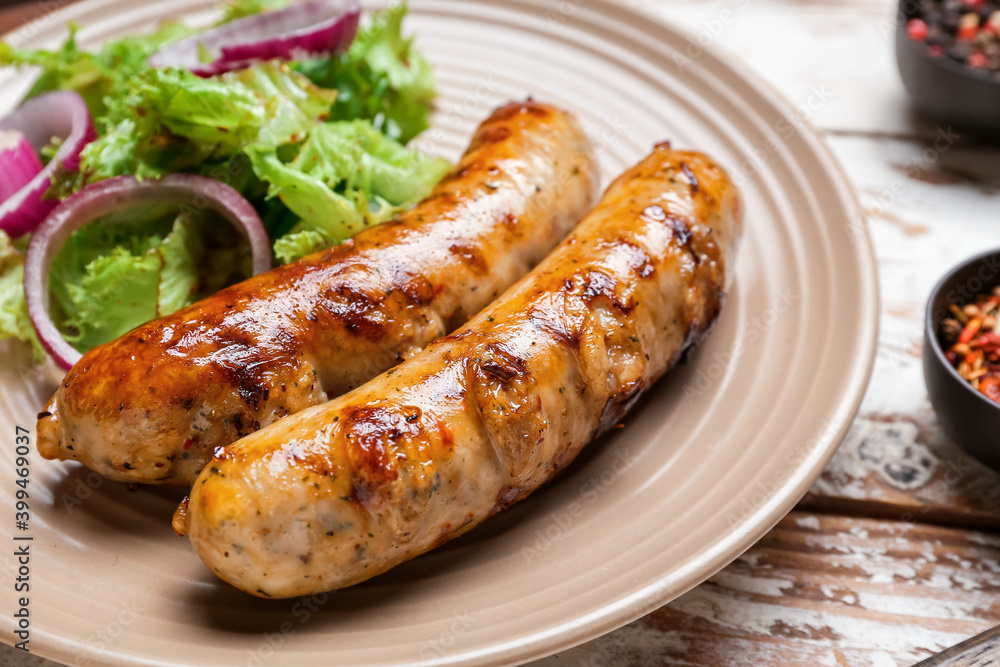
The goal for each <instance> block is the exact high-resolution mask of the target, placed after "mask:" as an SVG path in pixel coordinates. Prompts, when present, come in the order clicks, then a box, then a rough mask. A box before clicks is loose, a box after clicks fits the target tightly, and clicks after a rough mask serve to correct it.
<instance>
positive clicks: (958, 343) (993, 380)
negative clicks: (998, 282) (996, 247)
mask: <svg viewBox="0 0 1000 667" xmlns="http://www.w3.org/2000/svg"><path fill="white" fill-rule="evenodd" d="M948 309H949V310H950V311H951V315H952V316H951V317H947V318H945V320H944V322H942V323H941V337H942V338H943V340H944V348H945V350H946V352H945V353H944V356H945V358H947V359H948V362H949V363H950V364H951V365H952V366H953V367H954V368H955V370H957V371H958V374H959V375H961V376H962V377H963V378H964V379H966V380H968V381H969V383H970V384H972V386H973V388H975V389H976V390H978V391H980V392H981V393H982V394H983V395H984V396H986V397H987V398H989V399H990V400H992V401H995V402H997V403H1000V287H995V288H994V289H993V292H992V293H991V294H980V295H978V296H977V297H976V300H975V302H973V303H969V304H966V305H965V306H963V307H961V308H959V307H958V306H956V305H954V304H951V305H949V306H948Z"/></svg>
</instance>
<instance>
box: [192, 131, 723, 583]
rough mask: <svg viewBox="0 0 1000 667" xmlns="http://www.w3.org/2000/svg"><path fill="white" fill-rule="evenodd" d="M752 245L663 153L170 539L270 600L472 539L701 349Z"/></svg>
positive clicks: (243, 443)
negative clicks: (500, 289)
mask: <svg viewBox="0 0 1000 667" xmlns="http://www.w3.org/2000/svg"><path fill="white" fill-rule="evenodd" d="M740 227H741V225H740V204H739V195H738V191H737V189H736V188H735V187H734V186H733V185H732V184H731V182H730V181H729V179H728V178H727V176H726V174H725V173H724V172H723V170H722V169H721V168H720V167H719V166H717V165H716V164H715V163H714V162H712V161H711V160H710V159H709V158H707V157H706V156H704V155H702V154H699V153H693V152H678V151H673V150H670V149H669V148H668V147H667V146H665V145H664V146H660V147H658V148H657V149H656V150H655V151H654V152H653V153H652V155H650V156H649V157H647V158H646V159H645V160H643V161H642V162H641V163H640V164H639V165H638V166H636V167H634V168H632V169H630V170H628V171H627V172H626V173H625V174H624V175H622V176H621V177H620V178H618V179H617V180H616V181H615V182H614V183H613V184H612V185H611V186H610V188H609V189H608V190H607V193H606V194H605V196H604V199H603V201H602V202H601V203H600V204H599V206H598V207H597V208H596V209H595V210H594V211H593V212H592V213H591V214H590V215H589V216H588V217H587V218H586V219H585V220H584V221H583V222H582V223H581V225H580V226H579V227H578V228H577V229H576V231H575V232H574V233H573V234H572V235H571V236H570V237H569V238H568V239H567V240H566V241H564V242H563V243H562V244H561V245H560V246H559V247H558V248H557V249H556V250H555V251H554V252H553V254H552V255H550V256H549V257H548V258H547V259H546V260H545V261H544V262H543V263H542V264H541V265H539V266H538V267H537V268H536V269H535V270H534V271H533V272H532V273H531V274H529V276H527V277H526V278H525V279H523V280H522V281H521V282H519V283H518V284H517V285H516V286H514V287H513V288H511V289H510V290H508V291H507V292H506V293H505V294H504V295H503V296H502V297H501V298H500V299H499V300H498V301H496V302H495V303H494V304H492V305H491V306H490V307H489V308H487V309H486V310H485V311H483V312H482V313H481V314H479V315H478V316H476V317H475V318H473V320H472V321H470V322H469V324H468V325H467V326H465V327H464V328H462V329H461V330H459V331H457V332H456V333H454V334H452V335H450V336H447V337H445V338H441V339H439V340H437V341H435V342H434V343H433V344H431V345H430V346H428V347H427V349H425V350H424V352H422V353H421V354H419V355H417V356H415V357H414V358H412V359H409V360H408V361H406V362H404V363H402V364H400V365H399V366H397V367H396V368H394V369H391V370H389V371H387V372H385V373H383V374H382V375H380V376H379V377H377V378H375V379H374V380H372V381H370V382H368V383H367V384H365V385H364V386H362V387H360V388H358V389H355V390H354V391H352V392H350V393H348V394H346V395H344V396H341V397H340V398H338V399H335V400H333V401H331V402H329V403H326V404H325V405H319V406H315V407H313V408H310V409H308V410H305V411H303V412H300V413H299V414H297V415H294V416H293V417H289V418H288V419H285V420H283V421H282V422H281V423H280V424H276V425H274V426H271V427H269V428H267V429H263V430H261V431H260V432H258V433H254V434H253V435H250V436H248V437H246V438H244V439H243V440H240V441H238V442H236V443H234V444H233V445H231V446H229V447H226V448H224V449H222V450H220V452H219V454H218V456H217V457H216V458H215V459H214V460H213V461H212V462H211V463H210V464H209V465H208V467H206V469H205V470H204V471H203V472H202V473H201V476H200V477H199V478H198V480H197V482H196V483H195V485H194V487H193V488H192V490H191V496H190V502H189V504H188V505H187V506H184V505H182V506H181V508H180V509H179V510H178V514H177V515H176V516H175V527H176V528H177V529H178V530H179V532H184V531H186V532H187V533H188V534H189V535H190V538H191V541H192V543H193V545H194V549H195V551H196V552H197V554H198V555H199V556H200V557H201V559H202V560H203V561H204V562H205V564H206V565H207V566H208V567H209V568H210V569H211V570H212V571H213V572H215V573H216V574H217V575H218V576H219V577H221V578H222V579H224V580H225V581H228V582H229V583H231V584H233V585H235V586H237V587H238V588H241V589H243V590H244V591H247V592H249V593H252V594H255V595H259V596H266V597H292V596H298V595H305V594H309V593H315V592H318V591H324V590H328V589H334V588H339V587H343V586H350V585H352V584H356V583H358V582H360V581H363V580H365V579H368V578H369V577H371V576H374V575H376V574H379V573H381V572H384V571H386V570H388V569H389V568H391V567H393V566H395V565H398V564H399V563H401V562H403V561H406V560H408V559H410V558H413V557H414V556H417V555H419V554H422V553H424V552H426V551H428V550H430V549H433V548H434V547H436V546H438V545H440V544H442V543H444V542H446V541H448V540H450V539H451V538H453V537H455V536H457V535H460V534H461V533H463V532H465V531H467V530H469V529H471V528H473V527H475V526H476V525H478V524H479V523H481V522H482V521H483V520H485V519H486V518H488V517H490V516H491V515H493V514H495V513H496V512H499V511H500V510H502V509H504V508H505V507H507V506H509V505H511V504H512V503H515V502H517V501H519V500H521V499H522V498H524V497H525V496H527V495H528V494H530V493H531V492H532V491H534V490H535V489H537V488H538V487H539V486H541V485H542V484H543V483H545V482H546V481H548V480H549V479H551V478H552V476H553V475H555V474H556V472H557V471H559V470H560V469H562V468H564V467H565V466H566V465H567V464H569V462H570V461H572V460H573V458H574V457H575V456H576V455H577V453H578V452H579V451H580V449H581V448H582V447H583V446H584V445H585V444H586V443H588V442H590V441H591V440H593V439H594V438H595V437H596V436H597V435H598V434H600V433H601V432H603V431H605V430H606V429H608V428H609V427H611V426H613V425H614V424H616V423H618V422H619V420H620V419H621V418H622V417H623V416H624V415H625V414H626V413H627V412H628V410H629V409H630V408H631V407H632V406H633V405H634V404H635V402H636V400H637V398H638V397H639V395H640V394H642V393H643V391H644V390H646V389H648V388H649V387H650V385H652V384H653V383H654V382H655V381H656V380H657V379H658V378H660V377H661V376H662V375H663V374H664V373H665V372H666V371H667V370H668V369H669V368H670V367H671V366H672V365H674V364H675V363H676V362H677V361H678V360H679V359H680V358H681V355H682V354H683V353H684V351H685V350H687V349H688V348H690V347H691V346H693V345H695V344H696V343H697V342H698V341H699V340H700V339H701V338H702V337H703V336H705V335H706V333H707V332H708V331H709V329H710V327H711V326H712V324H713V323H714V322H715V321H716V318H717V316H718V315H719V311H720V308H721V307H722V302H723V297H724V293H725V288H726V284H727V283H726V281H727V278H728V277H729V274H730V262H731V261H732V256H733V249H734V245H735V241H736V239H737V237H738V235H739V232H740Z"/></svg>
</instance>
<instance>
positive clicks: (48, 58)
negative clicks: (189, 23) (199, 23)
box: [0, 22, 196, 130]
mask: <svg viewBox="0 0 1000 667" xmlns="http://www.w3.org/2000/svg"><path fill="white" fill-rule="evenodd" d="M69 28H70V35H69V38H68V39H67V40H66V42H65V43H64V44H63V46H62V48H60V49H59V50H58V51H44V50H32V49H16V48H14V47H12V46H10V45H9V44H7V43H3V42H0V66H3V65H12V66H16V67H24V66H30V65H34V66H38V67H41V68H42V73H41V76H39V78H38V80H37V81H36V82H35V85H34V86H33V87H32V88H31V90H30V91H29V93H28V95H27V97H28V98H31V97H35V96H36V95H40V94H42V93H46V92H49V91H51V90H75V91H77V92H78V93H80V95H81V96H82V97H83V99H84V100H86V102H87V106H88V107H89V108H90V113H91V115H92V116H94V118H95V119H97V120H98V121H100V118H101V117H102V116H103V115H104V114H105V113H106V112H107V104H106V100H105V98H112V99H120V98H121V97H123V96H124V94H125V93H126V84H127V81H128V79H129V78H130V77H132V76H133V75H135V74H137V73H139V72H141V71H143V70H146V69H148V67H149V66H148V64H147V63H146V60H147V58H149V56H151V55H153V54H154V53H156V52H157V51H158V50H159V49H160V48H161V47H162V46H163V45H165V44H168V43H170V42H173V41H176V40H178V39H181V38H182V37H187V36H188V35H191V34H193V33H194V32H196V31H195V30H193V29H191V28H187V27H185V26H183V25H182V24H180V23H173V22H171V23H165V24H163V25H162V26H160V28H159V29H158V30H156V32H154V33H152V34H151V35H140V36H136V37H125V38H124V39H119V40H116V41H113V42H109V43H108V44H107V45H105V46H104V47H103V48H101V49H100V50H99V51H96V52H94V53H89V52H87V51H81V50H80V49H79V48H78V47H77V44H76V33H77V27H76V26H75V25H74V24H70V27H69ZM98 124H99V125H100V122H99V123H98ZM98 129H99V130H100V129H101V128H100V127H99V128H98Z"/></svg>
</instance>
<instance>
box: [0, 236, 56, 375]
mask: <svg viewBox="0 0 1000 667" xmlns="http://www.w3.org/2000/svg"><path fill="white" fill-rule="evenodd" d="M24 245H26V244H24V243H17V244H15V243H14V242H12V241H11V240H10V237H9V236H7V235H6V234H5V233H4V232H2V231H0V339H3V338H17V339H19V340H22V341H24V342H25V343H29V344H30V345H31V347H32V350H33V351H34V355H35V361H41V360H42V359H44V358H45V350H44V349H43V348H42V344H41V343H40V342H39V341H38V336H36V335H35V328H34V327H33V326H31V320H30V319H29V318H28V302H27V301H26V300H25V298H24V286H23V284H22V277H23V276H24V247H23V246H24ZM17 246H22V247H20V248H19V247H17Z"/></svg>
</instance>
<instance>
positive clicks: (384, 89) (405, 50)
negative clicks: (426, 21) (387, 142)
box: [296, 4, 437, 144]
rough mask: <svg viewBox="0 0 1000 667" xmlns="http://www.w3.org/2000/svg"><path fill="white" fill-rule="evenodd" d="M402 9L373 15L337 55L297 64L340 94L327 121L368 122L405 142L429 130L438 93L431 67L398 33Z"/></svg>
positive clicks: (310, 75) (402, 14)
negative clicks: (342, 52) (433, 103)
mask: <svg viewBox="0 0 1000 667" xmlns="http://www.w3.org/2000/svg"><path fill="white" fill-rule="evenodd" d="M407 11H408V9H407V6H406V5H405V4H399V5H394V6H392V7H389V8H388V9H385V10H383V11H380V12H378V13H376V14H375V15H374V16H373V17H372V19H371V22H370V23H369V24H368V25H367V26H365V27H363V28H362V29H361V30H360V31H359V32H358V36H357V37H356V38H355V40H354V42H353V43H352V44H351V47H350V48H349V49H348V50H347V52H346V53H344V54H342V55H339V56H334V57H330V58H322V59H318V60H311V61H304V62H301V63H297V64H296V67H297V68H298V69H299V70H300V71H301V72H303V73H304V74H305V75H306V76H308V77H309V78H310V79H312V80H313V82H315V83H316V84H317V85H319V86H322V87H324V88H332V89H336V90H337V91H338V92H339V96H338V97H337V102H336V104H334V105H333V111H332V113H331V114H330V118H331V119H332V120H353V119H359V118H360V119H367V120H370V121H372V124H373V125H374V127H375V129H377V130H379V131H380V132H382V133H384V134H385V135H386V136H388V137H389V138H391V139H395V140H397V141H399V142H401V143H404V144H405V143H408V142H409V141H410V140H411V139H413V138H414V137H415V136H417V135H418V134H420V133H421V132H423V131H424V130H426V129H427V128H428V127H429V125H430V121H429V116H430V109H431V102H432V101H433V99H434V97H435V96H436V95H437V92H436V90H435V88H434V77H433V74H432V72H431V68H430V65H428V63H427V61H426V60H425V59H424V57H423V55H421V54H420V53H419V52H418V51H417V50H416V49H414V48H413V40H412V39H406V38H404V37H403V35H402V23H403V19H404V18H405V17H406V14H407Z"/></svg>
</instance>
